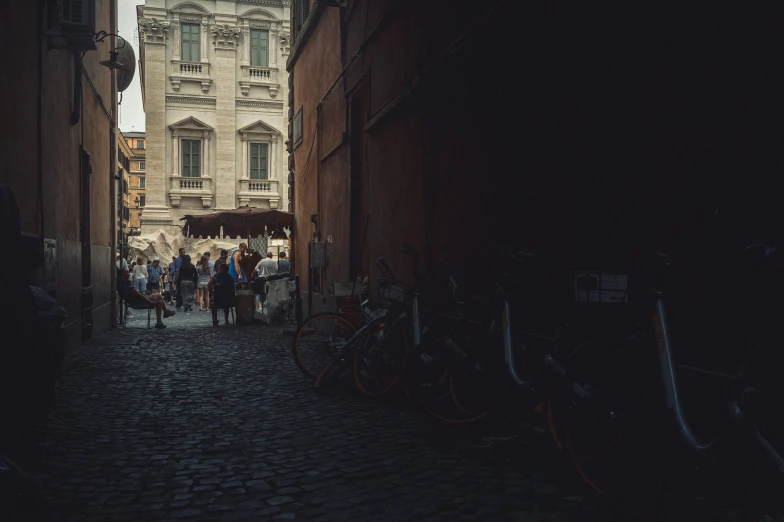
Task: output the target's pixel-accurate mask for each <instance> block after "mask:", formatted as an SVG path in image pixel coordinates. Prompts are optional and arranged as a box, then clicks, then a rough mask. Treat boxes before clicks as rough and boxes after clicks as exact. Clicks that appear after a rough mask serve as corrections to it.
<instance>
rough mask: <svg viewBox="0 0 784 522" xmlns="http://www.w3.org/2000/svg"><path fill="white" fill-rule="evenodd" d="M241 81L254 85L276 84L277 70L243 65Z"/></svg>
mask: <svg viewBox="0 0 784 522" xmlns="http://www.w3.org/2000/svg"><path fill="white" fill-rule="evenodd" d="M242 79H243V80H246V81H250V82H254V83H264V84H267V83H278V70H277V69H271V68H269V67H258V66H255V65H243V66H242Z"/></svg>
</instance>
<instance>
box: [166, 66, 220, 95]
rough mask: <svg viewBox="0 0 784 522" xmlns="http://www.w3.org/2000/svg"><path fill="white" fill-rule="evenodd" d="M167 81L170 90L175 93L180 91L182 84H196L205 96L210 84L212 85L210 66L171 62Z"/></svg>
mask: <svg viewBox="0 0 784 522" xmlns="http://www.w3.org/2000/svg"><path fill="white" fill-rule="evenodd" d="M169 81H170V82H171V84H172V89H174V90H175V91H179V90H180V85H181V84H182V82H190V81H192V82H198V83H200V84H201V90H202V92H203V93H205V94H206V93H208V92H209V91H210V84H212V80H211V79H210V64H209V63H203V62H183V61H180V60H172V62H171V75H170V76H169Z"/></svg>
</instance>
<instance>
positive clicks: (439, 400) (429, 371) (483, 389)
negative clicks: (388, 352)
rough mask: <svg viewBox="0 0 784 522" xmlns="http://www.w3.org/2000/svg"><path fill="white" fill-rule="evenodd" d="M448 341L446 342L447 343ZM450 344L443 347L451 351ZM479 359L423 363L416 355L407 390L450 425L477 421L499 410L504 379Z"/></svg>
mask: <svg viewBox="0 0 784 522" xmlns="http://www.w3.org/2000/svg"><path fill="white" fill-rule="evenodd" d="M444 344H446V342H444ZM447 349H448V347H443V350H447ZM477 363H478V361H477V359H476V358H473V357H472V358H470V359H465V360H454V359H453V360H451V361H447V362H446V363H445V364H444V363H439V362H438V361H431V362H427V363H425V362H423V361H422V359H421V358H420V357H414V358H412V364H411V370H410V373H409V376H408V378H407V379H406V393H407V394H408V395H409V397H411V398H412V399H413V400H414V401H415V402H417V404H419V406H420V407H422V409H424V410H425V412H427V413H428V414H429V415H430V416H432V417H434V418H435V419H437V420H439V421H441V422H446V423H449V424H464V423H470V422H477V421H479V420H481V419H484V418H486V417H488V416H489V415H490V414H491V413H493V412H494V411H496V410H497V409H498V405H499V403H500V401H499V399H500V393H498V390H499V388H498V386H499V383H500V382H501V380H500V379H499V378H498V374H497V373H496V372H494V371H492V370H491V369H490V368H487V369H488V370H489V371H488V372H487V373H485V372H484V370H483V369H482V367H481V366H480V365H479V364H477Z"/></svg>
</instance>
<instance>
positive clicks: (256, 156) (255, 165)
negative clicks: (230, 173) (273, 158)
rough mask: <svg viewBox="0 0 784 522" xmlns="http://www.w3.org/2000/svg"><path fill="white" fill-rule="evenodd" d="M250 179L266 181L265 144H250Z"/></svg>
mask: <svg viewBox="0 0 784 522" xmlns="http://www.w3.org/2000/svg"><path fill="white" fill-rule="evenodd" d="M250 179H267V144H266V143H251V144H250Z"/></svg>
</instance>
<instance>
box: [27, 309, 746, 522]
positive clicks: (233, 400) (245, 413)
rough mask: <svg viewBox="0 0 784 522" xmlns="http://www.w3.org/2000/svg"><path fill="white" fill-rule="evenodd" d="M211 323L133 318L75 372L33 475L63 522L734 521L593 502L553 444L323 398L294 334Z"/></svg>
mask: <svg viewBox="0 0 784 522" xmlns="http://www.w3.org/2000/svg"><path fill="white" fill-rule="evenodd" d="M205 315H207V314H199V313H197V312H196V313H192V314H178V315H177V316H175V317H173V318H171V319H169V320H168V321H167V322H168V324H169V327H168V328H167V329H166V330H163V331H161V330H147V329H145V327H146V321H147V318H146V314H145V313H143V312H136V313H135V315H134V316H133V317H132V318H130V319H129V321H128V328H127V329H124V330H118V331H117V332H116V333H115V334H112V335H109V336H103V337H99V338H97V339H96V340H94V341H93V342H92V343H91V344H90V345H89V346H85V347H84V348H82V349H81V350H79V351H77V352H76V353H74V354H73V355H72V356H70V357H69V358H68V360H67V361H66V369H65V375H64V378H63V380H62V381H61V383H60V385H59V388H58V394H57V399H56V403H55V406H54V410H53V412H52V413H51V415H50V419H49V423H48V424H49V425H48V432H47V439H46V447H45V450H44V455H43V459H42V461H43V463H42V468H41V469H40V470H38V473H37V475H36V477H35V479H36V482H37V483H38V484H39V485H40V486H41V487H42V489H43V491H44V493H45V494H46V496H47V503H48V506H49V507H50V508H51V510H52V513H54V520H62V521H91V520H95V521H98V520H128V521H140V520H145V521H152V520H183V519H185V520H205V521H206V520H210V521H212V520H219V521H231V520H235V521H246V520H248V521H250V520H292V519H296V520H310V521H320V520H324V521H327V520H383V521H394V520H400V521H403V520H405V521H436V520H443V521H452V520H482V521H493V520H499V521H501V520H514V521H540V520H569V521H572V520H575V521H576V520H586V521H587V520H590V521H599V520H640V521H642V520H670V521H675V520H701V521H707V520H722V521H723V520H735V518H733V515H732V513H731V512H730V511H725V510H722V509H721V508H720V507H717V504H716V503H715V501H713V500H705V499H703V500H702V501H700V500H694V501H693V502H691V504H692V507H693V510H692V511H691V512H692V513H694V515H693V516H692V515H688V513H689V511H688V510H684V504H683V502H682V501H683V499H682V498H680V499H679V501H678V503H677V504H678V511H677V515H676V514H675V513H674V512H669V513H668V512H667V505H668V503H667V498H666V496H665V497H664V498H660V499H658V500H657V508H656V509H655V510H653V509H652V507H651V505H643V504H641V505H638V506H636V507H635V508H634V509H635V512H634V513H632V512H630V511H629V509H630V508H629V507H628V506H625V507H622V506H612V505H610V504H605V503H603V502H604V501H603V500H601V499H598V498H596V497H592V496H590V495H585V496H583V493H584V492H583V491H582V490H581V489H580V486H579V484H577V483H573V481H572V479H571V475H567V474H566V473H565V472H564V470H565V469H566V468H564V469H561V468H559V467H558V466H557V465H556V462H557V461H555V460H553V459H552V455H551V453H549V452H550V451H551V450H550V446H549V445H548V444H547V441H546V440H543V441H542V442H541V443H539V442H536V441H534V440H532V439H530V440H529V439H528V438H527V437H525V436H524V435H519V436H517V437H513V438H510V440H507V441H504V442H500V443H498V444H495V445H490V444H488V443H487V439H485V440H484V444H483V443H482V442H483V441H482V439H481V437H477V436H476V435H475V434H467V433H464V432H456V431H454V430H453V429H449V430H447V431H444V430H441V429H440V427H439V426H436V425H434V424H433V423H432V422H430V419H429V418H424V417H423V416H421V415H419V412H417V411H416V410H414V409H411V408H407V407H405V406H401V405H400V404H395V403H387V404H379V403H373V402H370V401H367V400H362V399H359V398H357V397H353V396H351V395H350V394H348V393H345V392H342V391H340V390H331V391H329V392H327V393H316V392H315V391H314V390H313V389H312V386H311V383H310V381H307V380H305V379H304V378H303V377H302V375H301V374H300V372H299V371H298V370H297V368H296V366H295V365H294V363H293V361H292V359H291V355H290V343H291V340H290V339H291V338H290V337H287V336H285V335H284V333H283V330H282V329H281V328H278V327H275V328H272V327H263V326H250V327H242V328H237V327H234V326H232V325H229V326H224V325H221V326H219V327H217V328H213V327H212V326H206V323H207V321H206V319H205V317H204V316H205ZM401 404H402V403H401ZM482 446H485V447H482ZM563 477H568V478H566V479H565V480H564V479H563ZM673 498H674V497H673ZM671 500H672V499H671ZM708 504H710V505H711V507H710V508H706V505H708ZM706 509H710V510H711V511H710V513H711V514H710V516H708V514H707V513H706V511H705V510H706ZM697 513H699V515H697ZM646 516H647V517H648V518H646ZM629 517H632V518H629ZM651 517H654V518H651ZM680 517H687V518H680Z"/></svg>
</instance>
